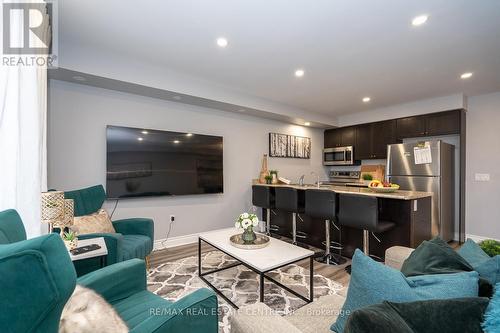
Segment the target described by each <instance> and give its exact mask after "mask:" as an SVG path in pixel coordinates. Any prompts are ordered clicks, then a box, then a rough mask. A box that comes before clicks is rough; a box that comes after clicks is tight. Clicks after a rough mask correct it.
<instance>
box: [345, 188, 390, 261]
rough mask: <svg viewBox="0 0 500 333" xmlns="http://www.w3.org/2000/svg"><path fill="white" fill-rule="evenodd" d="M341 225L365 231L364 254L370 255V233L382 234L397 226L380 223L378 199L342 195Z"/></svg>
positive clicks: (384, 222)
mask: <svg viewBox="0 0 500 333" xmlns="http://www.w3.org/2000/svg"><path fill="white" fill-rule="evenodd" d="M338 221H339V223H340V225H342V226H346V227H351V228H356V229H362V230H363V252H364V253H365V254H366V255H367V256H369V255H370V233H372V235H373V236H374V237H375V239H377V240H378V241H379V242H380V240H379V239H378V238H377V237H376V236H375V235H374V234H380V233H384V232H387V231H389V230H391V229H393V228H394V227H395V226H396V224H395V223H394V222H389V221H380V220H379V218H378V199H377V198H376V197H370V196H364V195H353V194H340V193H339V214H338Z"/></svg>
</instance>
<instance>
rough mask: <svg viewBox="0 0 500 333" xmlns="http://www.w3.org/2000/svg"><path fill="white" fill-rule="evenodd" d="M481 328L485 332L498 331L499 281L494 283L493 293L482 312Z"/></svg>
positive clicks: (499, 312) (495, 332) (499, 316)
mask: <svg viewBox="0 0 500 333" xmlns="http://www.w3.org/2000/svg"><path fill="white" fill-rule="evenodd" d="M483 330H484V332H485V333H498V332H500V283H497V284H496V285H495V294H494V295H493V298H492V299H491V301H490V304H489V305H488V308H487V309H486V313H485V314H484V322H483Z"/></svg>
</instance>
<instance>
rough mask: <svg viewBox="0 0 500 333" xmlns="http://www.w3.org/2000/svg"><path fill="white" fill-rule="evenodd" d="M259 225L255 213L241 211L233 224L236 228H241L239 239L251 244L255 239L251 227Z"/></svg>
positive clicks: (255, 236)
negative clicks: (241, 232)
mask: <svg viewBox="0 0 500 333" xmlns="http://www.w3.org/2000/svg"><path fill="white" fill-rule="evenodd" d="M258 225H259V218H258V217H257V215H255V214H248V213H242V214H240V216H238V220H237V221H236V223H235V224H234V226H235V227H236V228H238V229H239V228H242V229H243V230H244V231H243V234H241V239H242V240H243V242H244V243H245V244H252V243H253V242H254V241H255V240H256V239H257V235H256V234H255V232H254V231H253V228H254V227H256V226H258Z"/></svg>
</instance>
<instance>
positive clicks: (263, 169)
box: [259, 154, 269, 184]
mask: <svg viewBox="0 0 500 333" xmlns="http://www.w3.org/2000/svg"><path fill="white" fill-rule="evenodd" d="M266 176H269V171H268V170H267V154H264V156H263V157H262V167H261V168H260V174H259V183H261V184H267V183H266Z"/></svg>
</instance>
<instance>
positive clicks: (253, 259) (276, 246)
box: [199, 228, 314, 272]
mask: <svg viewBox="0 0 500 333" xmlns="http://www.w3.org/2000/svg"><path fill="white" fill-rule="evenodd" d="M239 233H242V231H239V230H237V229H236V228H231V229H223V230H216V231H211V232H206V233H202V234H200V235H199V237H200V238H201V239H202V240H204V241H205V242H207V243H209V244H210V245H213V246H215V247H217V248H219V249H221V250H222V251H224V252H226V253H228V254H229V255H231V256H233V257H234V258H236V259H237V260H239V261H241V262H243V263H245V264H247V265H249V266H251V267H253V268H254V269H256V270H257V271H260V272H267V271H269V270H273V269H275V268H278V267H281V266H284V265H286V264H289V263H293V262H295V261H298V260H300V259H304V258H307V257H310V256H312V255H314V252H313V251H311V250H307V249H304V248H301V247H298V246H295V245H292V244H289V243H286V242H283V241H281V240H279V239H276V238H272V237H271V239H270V244H269V245H268V246H266V247H264V248H262V249H255V250H244V249H239V248H237V247H234V246H232V245H231V242H230V241H229V237H231V236H232V235H236V234H239Z"/></svg>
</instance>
